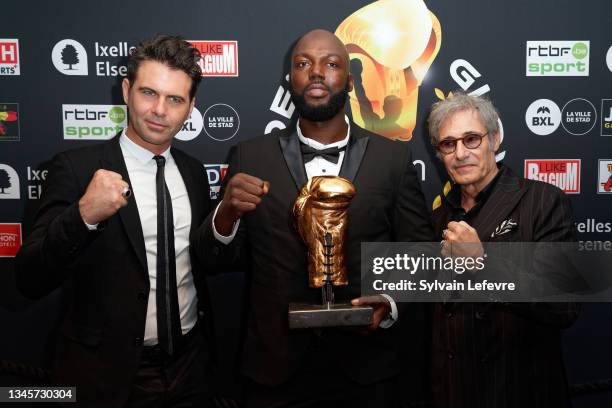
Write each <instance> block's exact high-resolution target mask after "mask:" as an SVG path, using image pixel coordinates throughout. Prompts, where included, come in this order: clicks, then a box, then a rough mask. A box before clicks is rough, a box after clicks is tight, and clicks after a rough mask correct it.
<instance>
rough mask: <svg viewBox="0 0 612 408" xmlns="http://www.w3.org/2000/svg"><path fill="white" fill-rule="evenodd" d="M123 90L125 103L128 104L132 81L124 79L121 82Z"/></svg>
mask: <svg viewBox="0 0 612 408" xmlns="http://www.w3.org/2000/svg"><path fill="white" fill-rule="evenodd" d="M121 90H122V91H123V102H125V104H126V105H127V104H128V100H129V99H130V98H129V97H130V81H129V80H128V79H127V78H123V81H122V82H121Z"/></svg>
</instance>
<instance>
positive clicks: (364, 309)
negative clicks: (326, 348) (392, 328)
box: [289, 303, 373, 329]
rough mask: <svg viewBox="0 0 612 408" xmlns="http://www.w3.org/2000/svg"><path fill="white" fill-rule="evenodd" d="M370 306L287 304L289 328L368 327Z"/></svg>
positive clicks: (370, 314) (370, 315) (370, 318)
mask: <svg viewBox="0 0 612 408" xmlns="http://www.w3.org/2000/svg"><path fill="white" fill-rule="evenodd" d="M372 311H373V309H372V307H371V306H353V305H351V304H350V303H340V304H333V305H329V306H327V305H308V304H304V303H290V304H289V328H290V329H309V328H318V327H346V326H369V325H371V324H372Z"/></svg>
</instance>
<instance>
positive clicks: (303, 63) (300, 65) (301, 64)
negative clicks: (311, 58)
mask: <svg viewBox="0 0 612 408" xmlns="http://www.w3.org/2000/svg"><path fill="white" fill-rule="evenodd" d="M309 65H310V62H308V61H305V60H303V61H297V62H296V63H295V67H296V68H305V67H307V66H309Z"/></svg>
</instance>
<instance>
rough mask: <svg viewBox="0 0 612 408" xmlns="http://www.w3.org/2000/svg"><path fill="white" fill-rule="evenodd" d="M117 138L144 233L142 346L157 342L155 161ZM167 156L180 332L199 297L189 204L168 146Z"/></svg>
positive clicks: (192, 319) (189, 324) (190, 323)
mask: <svg viewBox="0 0 612 408" xmlns="http://www.w3.org/2000/svg"><path fill="white" fill-rule="evenodd" d="M125 132H126V131H125V130H124V131H123V134H122V135H121V137H120V139H119V144H120V146H121V152H122V153H123V158H124V160H125V166H126V167H127V171H128V174H129V176H130V183H131V186H130V188H131V189H132V192H133V194H132V197H130V200H136V206H137V207H138V215H139V217H140V225H141V226H142V233H143V235H144V243H145V250H146V255H147V268H148V270H149V282H150V286H151V288H150V290H149V303H148V305H147V320H146V325H145V332H144V345H146V346H151V345H155V344H157V297H156V293H155V291H156V287H157V193H156V182H155V175H156V174H157V163H156V162H155V160H154V159H153V156H154V154H153V153H151V152H150V151H148V150H147V149H145V148H143V147H141V146H138V145H137V144H136V143H134V142H133V141H131V140H130V139H129V138H128V137H127V136H126V134H125ZM161 156H164V158H165V159H166V164H165V169H164V176H165V180H166V185H167V186H168V190H169V191H170V197H171V199H172V215H173V220H174V251H175V255H176V286H177V289H178V303H179V313H180V316H181V329H182V332H183V334H185V333H187V332H188V331H189V330H191V329H192V328H193V327H194V326H195V324H196V322H197V319H198V310H197V304H198V298H197V293H196V288H195V285H194V282H193V275H192V273H191V259H190V257H189V232H190V229H191V204H190V202H189V196H188V195H187V188H186V187H185V183H184V182H183V178H182V177H181V173H180V172H179V170H178V168H177V167H176V162H175V161H174V159H173V158H172V155H171V154H170V149H168V150H166V151H165V152H163V153H162V154H161Z"/></svg>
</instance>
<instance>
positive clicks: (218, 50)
mask: <svg viewBox="0 0 612 408" xmlns="http://www.w3.org/2000/svg"><path fill="white" fill-rule="evenodd" d="M189 42H190V43H191V44H192V45H193V46H194V47H195V48H197V49H198V50H199V51H200V54H202V59H200V61H199V62H198V65H200V68H201V69H202V76H209V77H237V76H238V41H198V40H191V41H189Z"/></svg>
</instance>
